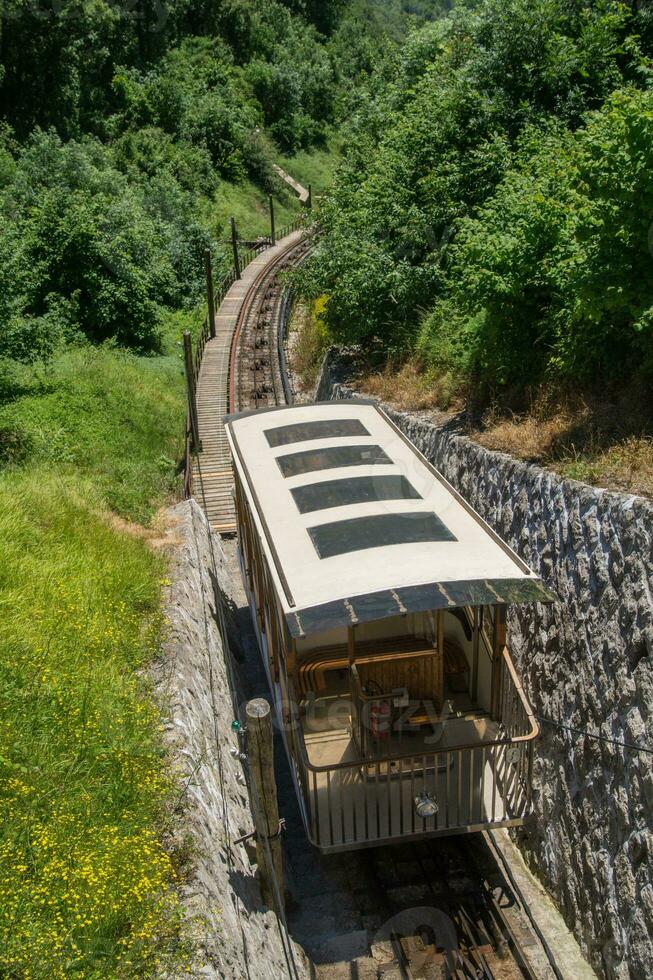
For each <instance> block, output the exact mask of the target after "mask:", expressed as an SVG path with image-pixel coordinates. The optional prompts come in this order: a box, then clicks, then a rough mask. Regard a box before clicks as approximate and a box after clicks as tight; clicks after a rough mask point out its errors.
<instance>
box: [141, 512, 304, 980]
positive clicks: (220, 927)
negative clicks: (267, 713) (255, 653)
mask: <svg viewBox="0 0 653 980" xmlns="http://www.w3.org/2000/svg"><path fill="white" fill-rule="evenodd" d="M166 517H167V522H166V523H167V527H168V531H167V539H168V541H167V543H168V548H167V551H168V553H169V555H170V573H169V576H170V581H171V584H170V586H169V587H168V588H167V593H168V594H167V597H166V609H165V612H166V616H167V619H168V620H169V624H170V625H169V634H168V638H167V642H166V645H165V657H164V659H163V661H162V662H161V663H160V664H159V665H157V666H156V668H155V672H156V683H157V687H158V690H159V693H160V695H161V699H162V701H163V702H164V704H165V705H166V708H167V715H168V717H167V722H166V740H167V743H168V746H169V748H170V753H171V756H172V761H173V766H174V768H175V773H176V775H177V777H178V782H179V787H180V803H181V807H180V809H181V813H180V814H178V815H177V818H176V820H175V831H174V833H175V837H176V838H177V843H179V844H184V842H189V843H190V847H191V862H190V863H191V869H190V873H189V875H188V877H187V879H186V881H185V883H184V884H183V886H182V894H183V901H184V905H185V907H186V911H187V914H188V917H189V920H190V921H191V927H192V930H191V931H192V934H193V936H194V940H195V944H196V946H197V956H196V957H195V958H194V962H193V972H192V975H193V976H194V977H200V976H201V977H209V978H223V980H242V978H243V977H248V978H250V980H270V978H272V977H274V978H275V980H276V978H277V977H287V976H289V970H288V967H287V963H286V957H285V954H284V949H283V947H282V943H281V933H280V929H279V924H278V923H277V920H276V916H275V915H274V913H273V912H271V911H270V910H269V909H266V908H265V907H264V906H263V904H262V902H261V894H260V888H259V884H258V880H257V879H256V877H255V869H254V867H253V866H252V865H251V864H250V861H249V859H248V855H247V851H246V848H245V845H243V844H239V845H236V846H233V845H232V846H229V843H230V842H232V841H234V840H235V839H237V838H238V837H241V836H242V835H243V834H246V833H249V832H250V831H251V830H252V818H251V815H250V810H249V800H248V792H247V788H246V785H245V781H244V777H243V771H242V765H241V763H240V762H239V761H238V760H237V759H234V758H233V756H232V755H231V753H230V749H231V748H232V746H234V745H235V744H236V740H235V737H234V735H233V734H232V732H231V729H230V726H231V722H232V719H233V718H234V710H233V707H232V693H233V688H234V687H235V686H236V684H235V683H233V682H232V683H231V684H230V677H229V672H228V670H227V663H226V659H225V654H224V651H223V647H222V641H221V638H220V631H219V628H218V622H217V615H216V613H217V602H218V600H217V596H218V594H219V591H218V590H219V589H220V588H222V589H223V591H226V588H225V587H226V585H227V583H226V581H225V576H226V570H225V559H224V554H223V552H222V547H221V543H220V538H219V536H218V535H216V534H212V532H211V530H210V528H209V525H208V522H207V520H206V518H205V516H204V513H203V512H202V510H201V509H200V508H199V507H198V506H197V504H196V503H195V502H194V501H185V502H184V503H181V504H177V505H176V506H174V507H171V508H170V509H169V510H168V511H167V513H166ZM213 558H215V561H216V564H217V567H218V576H217V579H218V581H216V577H215V575H214V572H213ZM236 697H238V695H237V693H236ZM221 767H222V778H221V775H220V772H221ZM293 952H294V957H295V962H296V964H297V967H298V969H297V972H296V974H295V976H297V977H304V976H306V971H305V965H304V963H305V959H304V956H303V953H302V952H301V950H300V949H299V948H298V947H297V946H294V947H293Z"/></svg>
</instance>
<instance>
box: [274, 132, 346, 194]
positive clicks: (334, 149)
mask: <svg viewBox="0 0 653 980" xmlns="http://www.w3.org/2000/svg"><path fill="white" fill-rule="evenodd" d="M339 161H340V152H339V149H338V142H337V139H336V137H332V138H331V139H330V140H329V142H328V144H327V146H325V147H324V148H321V149H317V150H301V151H300V152H299V153H295V154H294V156H291V157H288V156H280V157H279V158H278V161H277V162H278V164H279V166H281V167H283V169H284V170H285V171H287V173H289V174H292V176H293V177H294V178H295V179H296V180H298V181H299V183H300V184H302V185H303V186H304V187H308V185H309V184H311V185H312V188H313V194H322V193H323V192H324V191H325V190H326V189H327V187H329V185H330V184H331V183H332V182H333V177H334V174H335V172H336V167H337V166H338V163H339Z"/></svg>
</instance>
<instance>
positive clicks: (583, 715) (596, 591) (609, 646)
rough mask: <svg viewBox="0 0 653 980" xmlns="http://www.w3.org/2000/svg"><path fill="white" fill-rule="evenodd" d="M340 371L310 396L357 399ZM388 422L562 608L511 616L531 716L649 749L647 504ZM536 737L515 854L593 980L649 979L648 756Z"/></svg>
mask: <svg viewBox="0 0 653 980" xmlns="http://www.w3.org/2000/svg"><path fill="white" fill-rule="evenodd" d="M334 365H335V366H334ZM341 368H342V365H341V364H339V363H338V362H337V361H334V360H333V358H328V359H327V363H326V364H325V368H324V370H323V372H322V378H321V382H320V390H319V391H318V395H317V397H318V398H321V399H325V398H329V397H332V398H351V397H355V395H354V393H353V392H352V390H351V389H350V388H347V387H346V386H344V385H342V384H340V383H337V381H336V383H335V384H334V376H335V378H336V379H337V378H338V377H341V376H342V370H341ZM388 414H389V415H390V416H391V417H392V418H393V419H394V421H395V422H396V423H397V424H398V425H399V427H400V428H401V429H402V431H403V432H404V433H405V434H406V435H407V436H408V437H409V438H410V439H411V440H412V441H413V442H414V443H415V445H416V446H417V447H418V448H419V449H420V450H421V451H422V452H423V453H424V455H425V456H426V457H427V458H428V459H429V460H430V461H431V462H432V463H433V464H434V465H435V466H437V468H438V469H439V470H440V471H441V472H442V473H443V474H444V476H445V477H446V478H447V479H448V480H449V481H451V483H452V484H453V485H454V486H455V487H456V488H457V489H458V490H459V491H460V492H461V493H462V494H463V495H464V496H465V497H466V499H467V500H468V501H469V502H470V503H471V504H472V505H473V506H474V507H475V508H476V510H478V511H479V513H480V514H481V515H482V516H483V517H484V518H485V519H486V520H487V521H488V522H489V523H490V524H491V525H492V526H493V527H494V528H496V530H497V531H498V532H499V533H500V534H501V536H502V537H503V538H504V539H505V540H506V541H507V542H508V543H509V544H510V545H511V546H512V547H513V548H514V549H515V550H516V551H517V552H518V553H519V554H520V555H521V556H522V557H523V558H524V559H525V560H526V561H527V562H528V563H529V564H530V565H531V567H532V568H533V569H535V570H536V571H537V572H538V573H539V574H540V575H541V576H542V577H543V579H544V580H545V581H546V583H547V584H548V585H550V586H551V587H552V588H553V589H554V590H555V592H556V593H557V595H558V596H559V597H560V602H559V603H557V604H556V605H554V606H553V607H547V608H540V607H538V608H536V609H535V610H528V611H526V612H513V613H512V614H511V616H510V621H509V643H510V647H511V650H512V654H513V658H514V660H515V662H516V665H517V667H518V670H519V672H520V674H521V676H522V678H523V681H524V685H525V688H526V691H527V694H528V696H529V698H530V700H531V703H532V704H533V706H534V708H535V711H536V712H537V713H538V714H539V715H541V716H544V717H547V718H552V719H555V720H559V721H562V722H564V723H565V724H566V725H569V726H572V727H574V728H577V729H579V730H582V731H589V732H592V733H599V734H602V735H604V736H606V737H607V738H610V739H616V740H618V741H627V742H632V743H638V744H644V743H645V744H648V745H653V726H652V724H651V722H652V719H653V599H652V594H653V505H652V504H651V503H650V502H648V501H646V500H644V499H642V498H641V497H634V496H629V495H626V494H619V493H611V492H608V491H604V490H599V489H595V488H591V487H588V486H585V485H583V484H580V483H576V482H573V481H569V480H563V479H561V478H559V477H558V476H556V475H555V474H553V473H550V472H547V471H545V470H543V469H541V468H540V467H538V466H532V465H528V464H525V463H523V462H520V461H517V460H515V459H513V458H511V457H509V456H506V455H504V454H502V453H495V452H490V451H489V450H486V449H484V448H483V447H481V446H479V445H477V444H475V443H474V442H472V441H470V440H469V439H467V438H465V437H463V436H460V435H457V434H455V433H453V432H450V431H446V429H445V428H442V427H437V426H436V425H434V424H433V423H431V422H429V421H427V420H424V419H422V418H419V417H418V416H413V415H409V414H406V413H402V412H397V411H392V410H389V409H388ZM542 733H543V734H542V739H541V741H540V742H539V744H538V749H537V761H536V764H535V768H534V783H535V794H534V804H535V817H534V820H533V822H532V825H531V826H530V827H528V828H527V829H524V830H522V831H519V836H520V845H521V847H522V849H523V852H524V853H525V856H526V858H527V860H528V862H529V863H530V865H531V867H532V868H533V869H534V870H536V871H537V873H538V874H539V875H540V877H541V878H542V880H543V882H544V884H545V885H546V887H547V888H548V889H549V891H550V892H551V893H552V894H553V896H554V898H555V899H556V901H557V903H558V905H559V906H560V908H561V910H562V912H563V914H564V916H565V919H566V921H567V923H568V925H569V926H570V927H571V928H572V930H573V932H574V933H575V935H576V937H577V939H578V941H579V942H580V945H581V947H582V948H583V951H584V952H585V954H586V955H587V957H588V959H589V960H590V962H591V963H592V965H593V966H594V968H595V969H596V970H597V972H599V973H600V974H602V975H603V976H606V977H611V978H612V977H618V978H625V977H633V978H635V977H637V978H642V977H652V976H653V865H652V860H653V833H652V831H653V768H652V763H653V756H652V755H647V754H644V753H641V752H637V751H632V750H629V749H624V748H621V747H619V746H617V745H614V744H611V743H610V742H608V741H604V742H602V741H597V740H594V739H590V738H586V737H584V736H583V735H579V734H575V733H574V732H572V731H569V730H564V729H560V728H556V727H553V726H551V725H548V724H545V723H543V724H542Z"/></svg>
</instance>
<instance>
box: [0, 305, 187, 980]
mask: <svg viewBox="0 0 653 980" xmlns="http://www.w3.org/2000/svg"><path fill="white" fill-rule="evenodd" d="M182 320H183V318H181V317H177V318H172V320H171V340H172V342H171V343H170V344H169V347H170V353H168V354H167V355H166V356H162V357H156V358H139V357H135V356H133V355H129V354H125V353H123V352H120V351H111V350H109V349H84V350H76V351H68V352H67V353H65V354H64V355H63V356H62V357H60V358H59V359H58V360H57V361H56V362H55V363H54V364H53V365H52V367H51V368H50V369H49V370H48V372H47V374H45V375H43V374H42V373H41V372H38V371H34V370H27V369H25V370H24V373H23V376H22V378H21V382H22V386H23V387H22V392H21V393H20V394H19V395H18V396H17V397H16V398H14V400H13V401H10V402H9V403H7V404H5V405H4V406H2V407H0V429H2V428H4V429H5V430H6V429H8V428H10V429H11V430H13V431H17V432H18V433H20V434H21V443H20V444H21V445H22V447H23V451H27V452H28V455H27V458H26V459H24V460H23V461H22V462H20V463H17V464H16V463H15V464H14V465H9V466H5V467H4V469H0V609H1V610H2V615H1V616H0V772H1V773H2V781H1V782H0V808H1V816H0V889H1V892H2V895H1V899H2V900H1V901H0V973H2V974H3V975H6V976H21V977H22V976H25V977H27V976H29V977H44V978H45V977H69V976H75V975H79V976H84V977H95V976H103V977H105V976H122V975H138V976H144V975H147V974H148V973H149V971H150V969H151V968H152V967H153V966H154V964H155V961H156V959H157V958H160V957H162V956H163V957H164V958H165V956H166V955H167V954H166V951H169V950H170V949H172V948H174V947H175V945H176V942H177V940H176V931H177V930H176V925H175V922H176V912H175V899H174V896H173V894H172V893H171V892H170V890H169V884H170V881H171V880H172V865H171V859H170V857H169V856H168V855H167V854H166V853H165V852H164V850H163V849H162V846H161V843H160V840H159V837H160V828H161V821H162V819H163V812H164V809H165V807H166V805H167V801H168V800H169V798H170V793H171V792H172V789H171V787H170V786H169V785H168V780H167V777H166V775H165V759H164V757H163V754H162V747H161V743H160V740H159V732H158V724H159V722H158V712H157V710H156V708H155V706H154V704H153V702H152V700H151V698H150V694H149V691H148V686H147V682H146V680H145V679H144V674H143V672H142V668H143V666H144V665H145V664H146V663H147V662H148V660H150V659H151V657H152V656H153V655H154V654H155V652H156V650H157V648H158V644H159V638H160V631H161V625H162V623H161V614H160V592H161V581H162V579H163V578H164V576H165V564H164V562H163V560H162V559H161V558H160V557H159V556H157V555H156V554H155V553H154V552H153V551H151V550H150V549H148V548H147V546H146V543H145V542H144V541H143V540H141V539H139V537H138V536H135V535H133V534H131V535H127V534H125V533H121V532H120V531H118V530H116V529H115V528H114V527H113V526H112V522H111V521H110V519H109V518H110V513H109V510H108V508H109V507H110V508H113V509H115V510H116V511H117V512H118V513H119V514H121V515H122V516H124V517H128V518H131V519H135V520H140V521H147V520H148V518H149V517H150V515H151V514H152V512H153V510H154V508H156V507H157V506H158V505H159V504H160V503H162V502H164V501H165V499H166V498H168V497H170V496H171V494H172V493H173V492H174V490H175V488H176V487H178V484H179V478H178V476H177V475H176V474H175V468H176V463H175V461H176V460H178V459H179V456H180V453H181V446H182V443H181V435H182V425H183V416H184V390H183V377H182V373H181V362H180V360H179V355H178V348H177V347H176V346H175V344H174V335H175V333H176V332H178V330H179V327H180V326H181V325H183V324H182V322H181V321H182ZM114 524H115V522H114Z"/></svg>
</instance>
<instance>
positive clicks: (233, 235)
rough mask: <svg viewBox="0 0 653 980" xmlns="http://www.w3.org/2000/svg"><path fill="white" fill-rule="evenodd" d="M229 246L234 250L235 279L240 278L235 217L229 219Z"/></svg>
mask: <svg viewBox="0 0 653 980" xmlns="http://www.w3.org/2000/svg"><path fill="white" fill-rule="evenodd" d="M231 247H232V248H233V250H234V269H235V271H236V279H240V259H239V258H238V236H237V234H236V219H235V218H232V219H231Z"/></svg>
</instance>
